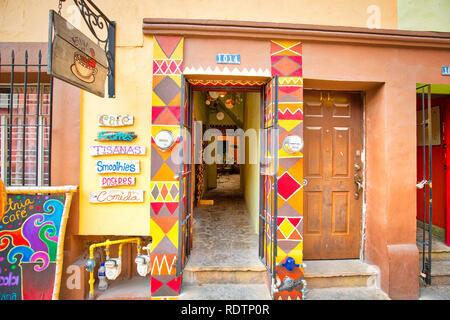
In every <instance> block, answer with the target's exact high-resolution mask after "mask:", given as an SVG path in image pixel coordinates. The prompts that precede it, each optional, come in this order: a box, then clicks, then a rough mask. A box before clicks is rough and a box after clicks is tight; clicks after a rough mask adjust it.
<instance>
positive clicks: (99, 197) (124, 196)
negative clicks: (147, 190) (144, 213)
mask: <svg viewBox="0 0 450 320" xmlns="http://www.w3.org/2000/svg"><path fill="white" fill-rule="evenodd" d="M89 202H90V203H111V202H144V190H131V189H105V190H97V191H91V192H89Z"/></svg>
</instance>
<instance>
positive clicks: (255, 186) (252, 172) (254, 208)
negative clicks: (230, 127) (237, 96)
mask: <svg viewBox="0 0 450 320" xmlns="http://www.w3.org/2000/svg"><path fill="white" fill-rule="evenodd" d="M244 105H245V110H244V112H245V117H244V118H245V123H244V131H246V130H248V129H253V130H255V131H256V132H257V137H258V140H257V141H256V142H257V143H256V150H257V152H256V156H257V159H256V160H257V161H256V163H255V164H249V161H248V160H249V150H251V148H250V146H249V142H248V141H249V140H247V139H246V143H245V155H246V156H245V157H246V159H245V160H246V161H245V165H243V167H244V173H243V178H244V180H245V182H244V199H245V204H246V205H247V210H248V212H249V214H250V217H251V221H252V227H253V230H254V231H255V233H258V216H259V126H260V123H259V120H260V117H259V113H260V109H259V108H260V94H259V93H257V92H249V93H247V94H246V97H245V104H244Z"/></svg>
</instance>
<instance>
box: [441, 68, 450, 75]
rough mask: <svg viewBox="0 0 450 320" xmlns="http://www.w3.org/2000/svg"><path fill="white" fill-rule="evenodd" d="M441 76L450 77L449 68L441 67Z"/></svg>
mask: <svg viewBox="0 0 450 320" xmlns="http://www.w3.org/2000/svg"><path fill="white" fill-rule="evenodd" d="M442 75H443V76H450V66H442Z"/></svg>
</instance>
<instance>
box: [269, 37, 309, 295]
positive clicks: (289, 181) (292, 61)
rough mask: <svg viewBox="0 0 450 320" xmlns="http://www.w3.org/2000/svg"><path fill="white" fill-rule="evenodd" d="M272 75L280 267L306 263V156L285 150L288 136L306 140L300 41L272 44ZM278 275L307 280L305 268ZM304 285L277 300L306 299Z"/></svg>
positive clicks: (277, 260)
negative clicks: (292, 261) (291, 260)
mask: <svg viewBox="0 0 450 320" xmlns="http://www.w3.org/2000/svg"><path fill="white" fill-rule="evenodd" d="M270 50H271V52H270V54H271V63H272V76H275V75H278V127H279V145H280V149H279V150H278V157H279V168H278V199H277V201H278V219H277V257H276V262H277V263H278V264H279V263H281V262H283V261H284V260H285V259H286V258H287V257H292V258H294V259H295V262H296V263H297V264H302V262H303V154H302V153H300V154H295V155H292V154H289V153H287V152H285V151H284V150H283V148H281V145H282V141H283V139H284V138H285V137H286V136H287V135H298V136H300V137H302V138H303V69H302V44H301V42H300V41H278V40H276V41H275V40H272V41H271V49H270ZM277 275H278V276H279V278H280V280H281V281H283V280H284V278H285V277H286V276H289V277H291V278H292V279H293V280H298V279H303V268H302V267H296V268H295V269H294V270H293V271H287V269H286V268H284V267H283V266H281V265H278V266H277ZM300 290H301V286H297V287H296V288H295V289H294V290H292V291H281V292H277V293H275V295H274V298H275V299H282V300H298V299H302V298H303V297H302V293H301V291H300Z"/></svg>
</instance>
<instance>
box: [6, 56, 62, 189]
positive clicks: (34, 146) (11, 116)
mask: <svg viewBox="0 0 450 320" xmlns="http://www.w3.org/2000/svg"><path fill="white" fill-rule="evenodd" d="M2 58H4V57H2V56H1V55H0V79H1V82H0V161H1V163H0V175H1V179H2V180H3V181H4V183H5V185H7V186H48V185H50V158H51V132H52V130H51V123H52V100H53V99H52V93H53V81H52V78H51V77H50V78H49V77H48V75H47V74H46V72H47V65H46V64H43V63H42V54H41V52H40V51H39V55H38V57H37V59H36V60H37V63H29V61H28V51H25V59H24V63H16V61H15V54H14V50H13V51H12V52H11V57H10V58H11V59H10V61H8V62H3V60H2ZM44 78H45V80H43V79H44ZM6 79H8V81H9V82H7V81H5V80H6Z"/></svg>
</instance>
